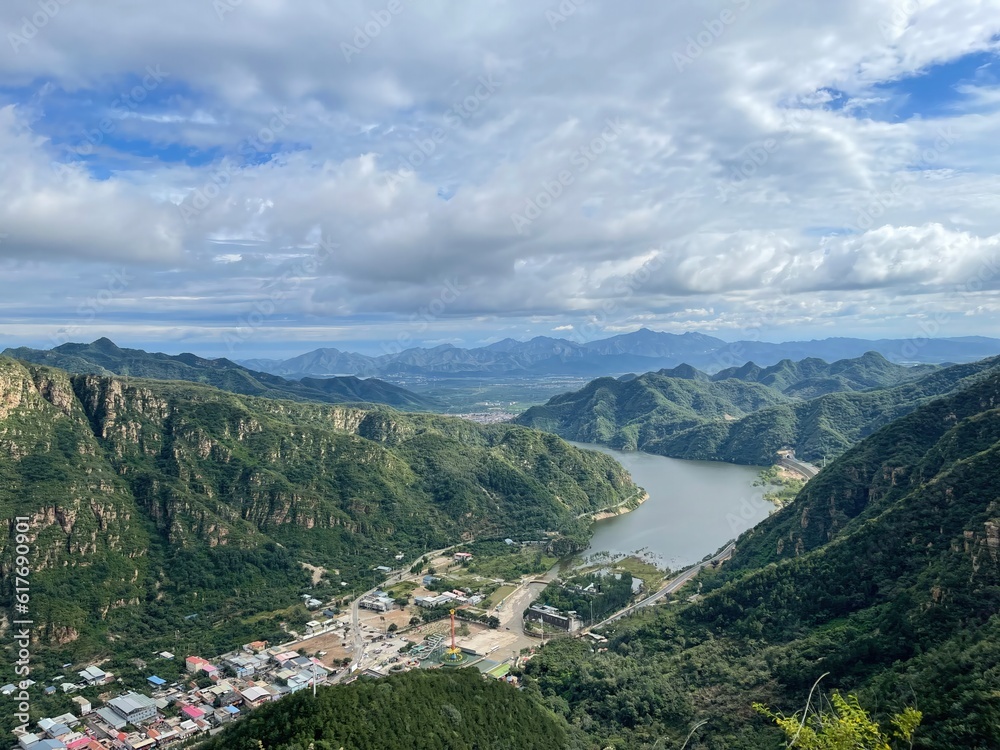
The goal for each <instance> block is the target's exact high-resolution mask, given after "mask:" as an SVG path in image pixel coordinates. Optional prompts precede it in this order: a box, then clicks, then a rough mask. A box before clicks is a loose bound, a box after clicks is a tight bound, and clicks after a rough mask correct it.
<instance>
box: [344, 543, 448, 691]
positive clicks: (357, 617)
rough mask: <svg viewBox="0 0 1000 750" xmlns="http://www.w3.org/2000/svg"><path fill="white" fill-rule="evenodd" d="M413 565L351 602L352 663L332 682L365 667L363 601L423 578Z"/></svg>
mask: <svg viewBox="0 0 1000 750" xmlns="http://www.w3.org/2000/svg"><path fill="white" fill-rule="evenodd" d="M462 544H464V542H460V543H459V544H452V545H451V546H449V547H442V548H441V549H439V550H434V551H433V552H427V553H426V554H424V555H421V556H420V558H417V559H418V560H419V559H421V558H424V557H426V558H427V559H428V560H433V559H434V558H435V557H439V556H441V555H443V554H444V553H445V552H448V551H449V550H453V549H455V548H456V547H461V546H462ZM412 565H413V562H410V563H408V564H407V565H406V566H404V567H402V568H398V569H396V570H393V571H392V572H390V573H388V574H387V575H386V580H385V582H384V583H381V584H379V585H378V586H375V587H373V588H370V589H368V590H367V591H365V592H364V593H362V594H361V595H360V596H358V597H356V598H355V599H354V601H353V602H351V635H352V636H353V638H352V641H353V644H352V646H351V663H350V664H349V665H348V666H347V667H345V668H344V669H343V670H341V671H340V672H339V673H338V674H337V676H336V677H334V678H333V680H331V682H340V681H341V680H342V679H344V678H345V677H346V676H348V675H349V674H351V673H352V672H356V671H358V670H359V669H361V668H362V667H363V660H364V656H365V645H366V644H365V637H364V633H363V632H362V630H361V606H360V605H361V600H362V599H364V598H365V597H366V596H371V595H372V594H374V593H375V592H376V591H378V590H379V589H380V588H382V587H383V586H385V585H388V584H390V583H398V582H400V581H415V580H418V579H420V578H422V575H421V574H420V573H412V574H411V573H409V570H410V567H412ZM345 645H346V644H345Z"/></svg>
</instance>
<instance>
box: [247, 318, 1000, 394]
mask: <svg viewBox="0 0 1000 750" xmlns="http://www.w3.org/2000/svg"><path fill="white" fill-rule="evenodd" d="M866 352H878V353H879V354H881V355H883V356H884V357H886V358H888V359H889V360H891V361H892V362H899V363H910V364H912V363H914V362H926V363H943V362H971V361H973V360H976V359H981V358H983V357H989V356H993V355H997V354H1000V339H991V338H985V337H982V336H966V337H962V338H954V339H930V340H924V341H921V342H920V343H919V345H918V344H917V343H915V342H914V341H912V340H907V339H882V340H878V341H866V340H864V339H848V338H831V339H823V340H820V341H791V342H787V343H769V342H763V341H735V342H732V343H727V342H725V341H723V340H722V339H718V338H715V337H714V336H706V335H705V334H703V333H695V332H688V333H683V334H675V333H665V332H661V331H651V330H649V329H648V328H641V329H639V330H638V331H634V332H632V333H623V334H620V335H618V336H612V337H611V338H607V339H599V340H597V341H587V342H581V341H570V340H568V339H561V338H552V337H550V336H536V337H535V338H533V339H531V340H529V341H517V340H515V339H510V338H508V339H504V340H502V341H498V342H496V343H494V344H490V345H488V346H482V347H476V348H473V349H464V348H462V347H457V346H452V345H451V344H442V345H440V346H435V347H432V348H422V347H412V348H407V349H401V350H398V351H388V352H386V353H384V354H379V355H375V356H367V355H364V354H355V353H351V352H343V351H340V350H338V349H329V348H324V349H316V350H314V351H311V352H307V353H306V354H302V355H299V356H297V357H292V358H291V359H286V360H273V359H254V360H247V361H244V362H243V363H242V364H244V365H246V366H247V367H252V368H253V369H255V370H263V371H265V372H270V373H273V374H275V375H281V376H284V377H288V378H301V377H309V376H328V375H340V374H347V373H354V374H356V375H374V376H381V377H386V376H390V375H396V376H418V375H419V376H429V377H435V376H449V377H457V376H462V375H467V376H472V377H475V376H482V375H504V376H509V377H517V376H525V377H538V376H544V375H575V376H584V377H596V376H600V375H615V374H619V373H624V372H630V371H632V372H646V371H654V370H658V369H661V368H673V367H678V366H680V365H682V364H684V363H687V364H688V365H690V366H694V367H697V368H701V369H703V370H705V371H707V372H712V373H715V372H717V371H719V370H720V369H727V368H735V367H740V366H741V365H743V364H744V363H747V362H756V363H758V365H759V366H761V367H768V366H771V365H775V364H779V363H782V362H783V361H786V360H787V361H799V360H804V359H819V360H826V361H833V360H841V359H852V358H861V357H863V355H865V353H866ZM819 386H820V387H821V388H822V387H824V386H823V384H819ZM824 392H827V391H824ZM813 395H815V394H813Z"/></svg>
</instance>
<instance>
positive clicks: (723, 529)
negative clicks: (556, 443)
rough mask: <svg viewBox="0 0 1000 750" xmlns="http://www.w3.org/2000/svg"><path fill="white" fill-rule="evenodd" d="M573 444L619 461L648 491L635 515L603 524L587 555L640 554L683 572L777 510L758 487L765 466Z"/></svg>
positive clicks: (632, 513) (662, 565) (595, 530)
mask: <svg viewBox="0 0 1000 750" xmlns="http://www.w3.org/2000/svg"><path fill="white" fill-rule="evenodd" d="M573 445H575V446H577V447H578V448H590V449H592V450H598V451H601V452H602V453H607V454H608V455H610V456H613V457H614V458H615V459H617V460H618V462H619V463H621V464H622V466H624V467H625V468H626V469H628V471H629V472H631V474H632V478H633V479H634V480H635V483H636V484H638V485H639V486H640V487H642V488H644V489H645V490H646V492H648V493H649V499H648V500H647V501H646V502H645V503H643V504H642V505H641V506H639V507H638V508H637V509H636V510H634V511H632V512H631V513H626V514H625V515H623V516H617V517H615V518H609V519H606V520H603V521H598V522H597V523H596V525H595V528H594V537H593V539H592V540H591V542H590V547H589V548H588V549H587V551H586V552H585V553H584V555H586V556H590V555H593V554H594V553H599V552H609V553H611V554H627V555H631V554H639V555H640V556H642V557H646V558H647V559H649V560H650V562H653V563H655V564H657V565H659V566H661V567H669V568H671V569H673V570H677V569H679V568H683V567H686V566H688V565H691V564H692V563H696V562H698V561H699V560H701V559H702V558H703V557H705V556H706V555H708V554H711V553H713V552H715V551H716V550H717V549H719V548H720V547H722V546H723V545H724V544H725V543H726V542H728V541H729V540H730V539H735V538H736V537H737V536H739V535H740V534H741V533H743V532H744V531H746V530H747V529H750V528H752V527H753V526H755V525H756V524H757V523H759V522H760V521H762V520H763V519H765V518H767V516H768V514H769V513H770V512H771V511H773V510H774V506H773V505H772V504H771V503H769V502H767V501H765V500H764V497H763V495H764V489H765V488H763V487H754V486H753V483H754V481H755V480H756V479H757V475H758V474H759V473H760V470H761V467H753V466H736V465H734V464H726V463H719V462H714V461H682V460H680V459H676V458H666V457H664V456H654V455H652V454H649V453H638V452H624V451H616V450H612V449H610V448H605V447H603V446H600V445H592V444H590V443H573Z"/></svg>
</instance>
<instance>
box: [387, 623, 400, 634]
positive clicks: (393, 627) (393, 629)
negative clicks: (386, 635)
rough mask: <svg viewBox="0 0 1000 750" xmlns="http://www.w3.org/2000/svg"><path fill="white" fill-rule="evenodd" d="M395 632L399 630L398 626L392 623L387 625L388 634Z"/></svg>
mask: <svg viewBox="0 0 1000 750" xmlns="http://www.w3.org/2000/svg"><path fill="white" fill-rule="evenodd" d="M397 630H399V625H397V624H396V623H392V624H390V625H389V632H390V633H395V632H396V631H397Z"/></svg>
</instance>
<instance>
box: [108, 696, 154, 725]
mask: <svg viewBox="0 0 1000 750" xmlns="http://www.w3.org/2000/svg"><path fill="white" fill-rule="evenodd" d="M108 705H109V706H111V708H113V709H114V710H115V712H117V713H118V714H119V715H120V716H121V717H122V718H123V719H125V720H126V721H127V722H128V723H130V724H138V723H139V722H141V721H148V720H149V719H152V718H153V717H154V716H156V704H155V703H154V702H153V699H152V698H148V697H146V696H145V695H142V694H140V693H134V692H128V693H125V695H120V696H118V697H117V698H112V699H111V700H110V701H108Z"/></svg>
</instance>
